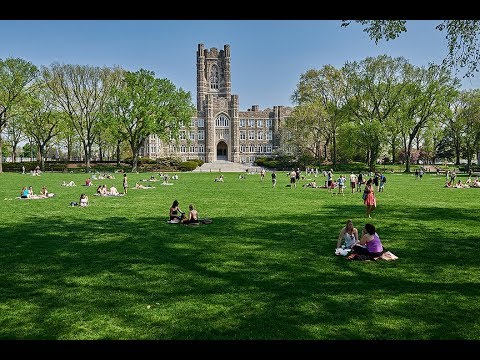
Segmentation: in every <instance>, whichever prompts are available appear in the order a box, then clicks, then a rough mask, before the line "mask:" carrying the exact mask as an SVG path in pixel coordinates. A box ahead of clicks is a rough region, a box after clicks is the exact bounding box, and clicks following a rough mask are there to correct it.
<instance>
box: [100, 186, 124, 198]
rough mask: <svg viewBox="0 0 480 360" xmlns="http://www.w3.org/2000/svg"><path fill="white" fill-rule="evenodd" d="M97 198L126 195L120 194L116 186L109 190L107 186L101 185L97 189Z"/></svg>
mask: <svg viewBox="0 0 480 360" xmlns="http://www.w3.org/2000/svg"><path fill="white" fill-rule="evenodd" d="M95 195H97V196H122V195H124V194H120V193H119V192H118V190H117V188H116V187H115V186H111V187H110V189H109V190H108V189H107V185H99V186H98V187H97V192H96V194H95Z"/></svg>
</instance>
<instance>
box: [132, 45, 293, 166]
mask: <svg viewBox="0 0 480 360" xmlns="http://www.w3.org/2000/svg"><path fill="white" fill-rule="evenodd" d="M231 90H232V83H231V70H230V46H229V45H224V47H223V50H220V51H218V50H217V49H216V48H211V49H210V50H207V49H205V48H204V45H203V44H199V45H198V51H197V114H196V116H195V117H193V118H192V122H191V126H190V128H189V129H188V130H187V129H186V128H184V129H182V130H181V131H180V141H179V142H172V143H170V144H164V143H162V142H161V141H160V139H158V138H157V136H155V135H151V136H150V137H149V138H148V139H147V140H146V142H145V146H144V147H143V149H141V154H142V155H143V156H147V157H150V158H153V159H155V158H157V157H165V156H177V157H180V158H182V160H183V161H185V160H188V159H201V160H203V161H205V162H213V161H216V160H227V161H232V162H237V163H253V162H254V161H255V158H256V157H257V156H271V155H272V152H273V151H274V150H277V149H279V148H280V147H281V132H280V129H281V126H282V122H283V121H284V119H285V117H287V116H288V115H289V114H290V113H291V111H292V109H291V108H289V107H283V106H274V107H273V109H270V108H267V109H265V110H259V108H258V105H253V106H252V107H251V108H249V109H248V110H247V111H240V110H239V101H238V95H232V91H231Z"/></svg>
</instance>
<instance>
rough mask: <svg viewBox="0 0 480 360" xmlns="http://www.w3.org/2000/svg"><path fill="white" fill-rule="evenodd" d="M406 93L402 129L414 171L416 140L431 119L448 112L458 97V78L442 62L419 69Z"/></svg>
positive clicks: (416, 70) (407, 168)
mask: <svg viewBox="0 0 480 360" xmlns="http://www.w3.org/2000/svg"><path fill="white" fill-rule="evenodd" d="M409 75H410V78H409V80H408V81H407V82H406V83H407V86H406V87H405V91H404V92H403V96H402V112H403V117H402V119H401V121H402V123H401V128H402V132H403V135H404V139H405V141H404V151H405V161H406V168H405V171H406V172H410V156H411V151H412V146H413V144H414V140H415V138H416V137H417V135H418V134H419V132H420V131H421V130H423V129H424V128H425V127H426V126H427V124H428V122H429V121H433V120H435V119H438V118H439V117H440V114H442V113H445V112H448V111H449V110H450V109H449V105H450V104H451V102H452V100H453V99H454V98H455V97H456V96H457V88H458V86H459V82H458V79H456V78H453V77H452V76H451V74H450V71H449V70H448V69H445V68H442V67H441V66H438V65H430V66H429V67H428V68H425V67H421V68H415V69H413V70H412V71H411V72H409Z"/></svg>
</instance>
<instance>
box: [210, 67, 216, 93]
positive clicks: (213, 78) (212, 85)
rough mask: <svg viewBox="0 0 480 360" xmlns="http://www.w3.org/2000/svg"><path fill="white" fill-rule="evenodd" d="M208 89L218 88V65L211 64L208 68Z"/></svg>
mask: <svg viewBox="0 0 480 360" xmlns="http://www.w3.org/2000/svg"><path fill="white" fill-rule="evenodd" d="M210 89H212V90H218V66H217V65H212V68H211V69H210Z"/></svg>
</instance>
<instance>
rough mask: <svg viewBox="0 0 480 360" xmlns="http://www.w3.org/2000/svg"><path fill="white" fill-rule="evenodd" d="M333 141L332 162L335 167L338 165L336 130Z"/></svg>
mask: <svg viewBox="0 0 480 360" xmlns="http://www.w3.org/2000/svg"><path fill="white" fill-rule="evenodd" d="M332 135H333V136H332V137H333V139H332V146H333V158H332V162H333V166H335V165H336V164H337V136H336V134H335V130H334V131H333V134H332Z"/></svg>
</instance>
